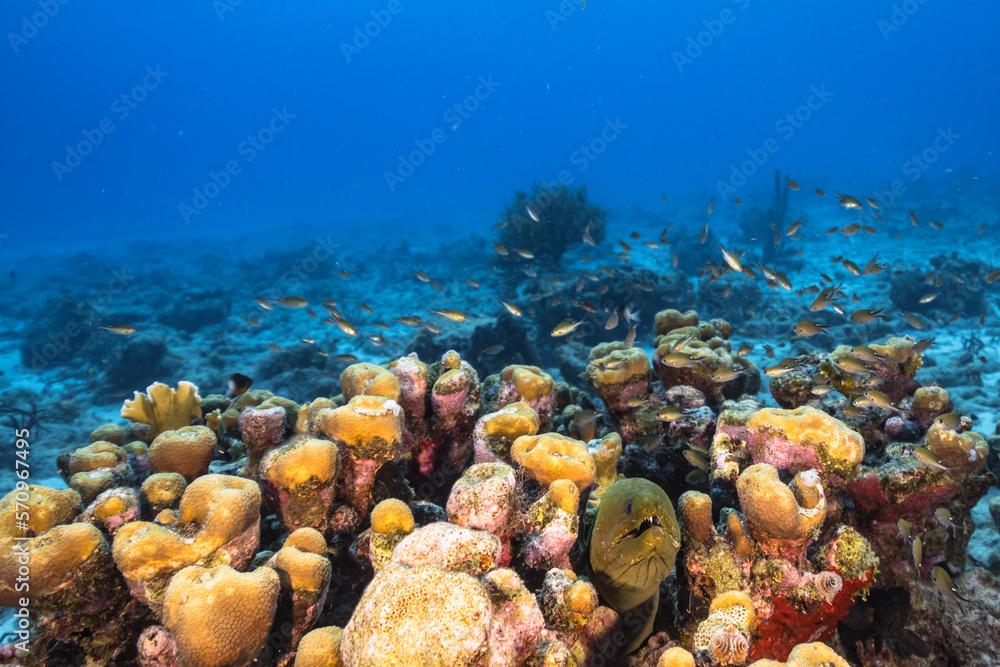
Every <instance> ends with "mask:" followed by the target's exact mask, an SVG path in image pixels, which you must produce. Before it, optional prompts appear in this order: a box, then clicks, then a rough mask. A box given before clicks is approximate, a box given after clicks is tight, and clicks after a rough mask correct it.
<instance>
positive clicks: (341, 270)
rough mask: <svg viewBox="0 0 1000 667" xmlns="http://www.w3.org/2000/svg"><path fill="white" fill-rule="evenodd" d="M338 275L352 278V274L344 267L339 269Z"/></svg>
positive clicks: (347, 278) (345, 278)
mask: <svg viewBox="0 0 1000 667" xmlns="http://www.w3.org/2000/svg"><path fill="white" fill-rule="evenodd" d="M337 275H338V276H340V277H341V278H343V279H344V280H350V279H351V274H350V273H348V272H347V271H345V270H344V269H340V270H339V271H337Z"/></svg>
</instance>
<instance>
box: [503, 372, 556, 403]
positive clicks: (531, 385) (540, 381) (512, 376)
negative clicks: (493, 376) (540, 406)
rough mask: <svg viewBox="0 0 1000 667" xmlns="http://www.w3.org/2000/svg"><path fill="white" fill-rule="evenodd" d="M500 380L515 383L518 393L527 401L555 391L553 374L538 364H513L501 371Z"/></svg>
mask: <svg viewBox="0 0 1000 667" xmlns="http://www.w3.org/2000/svg"><path fill="white" fill-rule="evenodd" d="M500 380H501V381H503V382H511V383H513V385H514V388H515V389H516V390H517V393H518V395H519V396H521V397H522V398H524V399H525V400H527V401H537V400H538V399H540V398H544V397H546V396H548V395H550V394H552V393H554V392H555V383H554V382H553V381H552V376H551V375H549V374H548V373H546V372H544V371H543V370H542V369H541V368H539V367H538V366H523V365H521V364H512V365H510V366H507V367H506V368H504V369H503V371H501V372H500Z"/></svg>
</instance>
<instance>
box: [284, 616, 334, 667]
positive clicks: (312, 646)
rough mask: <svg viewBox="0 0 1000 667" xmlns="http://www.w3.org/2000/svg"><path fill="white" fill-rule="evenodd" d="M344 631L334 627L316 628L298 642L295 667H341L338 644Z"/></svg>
mask: <svg viewBox="0 0 1000 667" xmlns="http://www.w3.org/2000/svg"><path fill="white" fill-rule="evenodd" d="M343 638H344V631H343V630H341V629H340V628H338V627H337V626H335V625H332V626H330V627H328V628H316V629H315V630H312V631H311V632H309V633H307V634H306V636H304V637H303V638H302V641H300V642H299V648H298V651H297V652H296V653H295V667H341V665H343V664H344V663H343V661H341V659H340V643H341V641H343Z"/></svg>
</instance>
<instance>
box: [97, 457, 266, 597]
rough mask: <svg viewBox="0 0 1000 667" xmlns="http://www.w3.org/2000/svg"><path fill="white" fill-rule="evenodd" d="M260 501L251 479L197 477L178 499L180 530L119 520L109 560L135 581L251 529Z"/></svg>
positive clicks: (192, 558) (185, 562) (173, 567)
mask: <svg viewBox="0 0 1000 667" xmlns="http://www.w3.org/2000/svg"><path fill="white" fill-rule="evenodd" d="M260 501H261V495H260V487H259V486H258V485H257V483H256V482H254V481H252V480H248V479H243V478H242V477H232V476H229V475H203V476H201V477H199V478H198V479H196V480H195V481H194V482H192V483H191V484H190V485H189V486H188V487H187V490H186V491H185V492H184V496H183V497H182V498H181V502H180V508H179V510H178V512H177V519H176V526H177V528H178V529H181V528H183V530H184V533H183V534H181V533H178V532H175V531H174V530H173V529H171V528H168V527H166V526H162V525H159V524H154V523H147V522H144V521H134V522H132V523H128V524H125V525H124V526H122V527H121V528H120V529H119V530H118V532H117V533H116V534H115V540H114V558H115V563H117V565H118V569H119V570H121V572H122V574H124V575H125V576H126V577H128V578H129V579H133V580H141V581H145V580H148V579H151V578H153V577H156V576H160V575H163V574H168V573H170V572H174V571H176V570H178V569H180V568H182V567H185V566H187V565H191V564H193V563H196V562H198V561H199V560H201V559H203V558H205V557H207V556H209V555H210V554H212V553H213V552H215V550H216V549H218V548H219V547H221V546H223V545H224V544H227V543H228V542H231V541H233V540H235V539H236V538H238V537H241V536H242V535H244V534H245V533H247V532H248V531H252V530H253V529H255V528H256V526H257V525H258V522H259V521H260ZM254 539H255V540H256V537H254Z"/></svg>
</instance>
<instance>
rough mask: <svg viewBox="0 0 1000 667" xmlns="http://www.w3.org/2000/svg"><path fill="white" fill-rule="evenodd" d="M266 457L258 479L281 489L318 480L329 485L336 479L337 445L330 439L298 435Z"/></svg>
mask: <svg viewBox="0 0 1000 667" xmlns="http://www.w3.org/2000/svg"><path fill="white" fill-rule="evenodd" d="M297 438H298V439H296V440H293V441H292V442H290V443H288V444H286V445H282V446H281V447H278V448H276V449H274V450H272V451H271V452H269V453H268V455H267V456H266V457H265V459H264V462H263V465H262V466H261V477H262V478H264V479H267V480H268V481H270V482H272V483H273V484H274V485H275V486H277V487H278V488H281V489H285V490H288V489H292V488H294V487H296V486H299V485H302V484H306V483H308V482H309V481H310V480H318V481H319V482H320V483H322V484H332V483H333V482H335V481H336V479H337V445H336V444H334V443H333V442H330V441H329V440H320V439H318V438H309V437H308V436H298V437H297Z"/></svg>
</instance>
